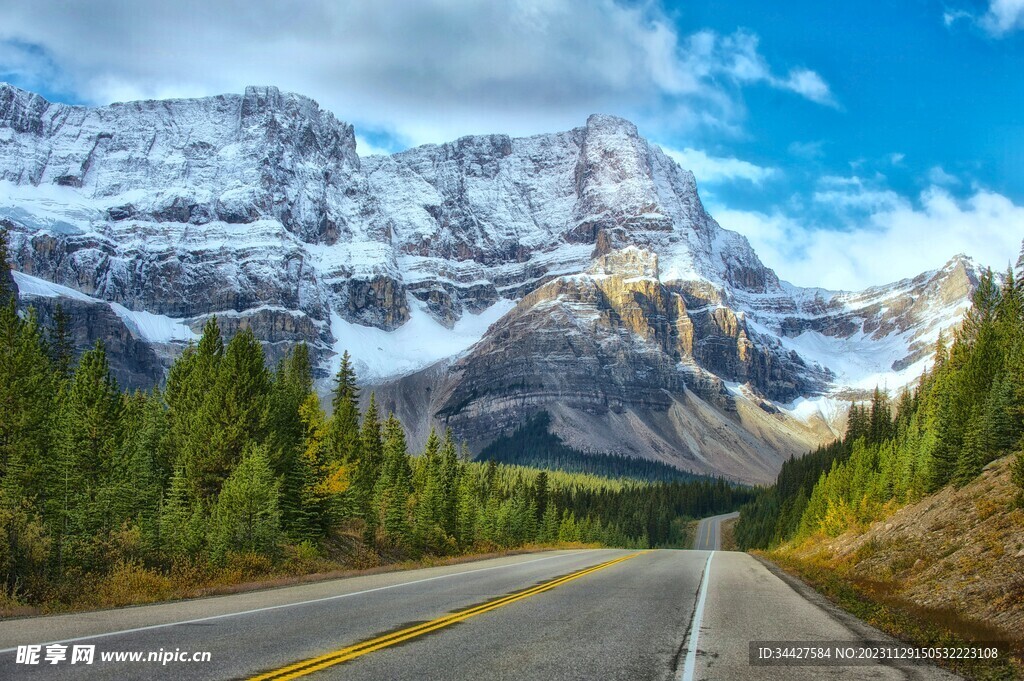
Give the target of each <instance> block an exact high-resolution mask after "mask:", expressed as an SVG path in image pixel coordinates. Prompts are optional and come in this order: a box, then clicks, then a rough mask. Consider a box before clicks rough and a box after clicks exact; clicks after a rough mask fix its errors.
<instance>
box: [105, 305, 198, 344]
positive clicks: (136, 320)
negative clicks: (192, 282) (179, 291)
mask: <svg viewBox="0 0 1024 681" xmlns="http://www.w3.org/2000/svg"><path fill="white" fill-rule="evenodd" d="M110 309H112V310H113V311H114V313H115V314H116V315H117V316H118V317H120V318H121V321H122V322H124V325H125V326H127V327H128V330H129V331H131V332H132V335H133V336H135V337H136V338H141V339H142V340H145V341H147V342H150V343H173V342H181V343H187V342H188V341H190V340H199V334H197V333H196V332H195V331H193V330H192V329H190V328H189V327H188V325H186V324H185V323H184V322H183V321H182V320H180V319H174V318H172V317H167V316H165V315H161V314H153V313H152V312H143V311H135V310H129V309H128V308H126V307H124V306H123V305H119V304H117V303H111V304H110Z"/></svg>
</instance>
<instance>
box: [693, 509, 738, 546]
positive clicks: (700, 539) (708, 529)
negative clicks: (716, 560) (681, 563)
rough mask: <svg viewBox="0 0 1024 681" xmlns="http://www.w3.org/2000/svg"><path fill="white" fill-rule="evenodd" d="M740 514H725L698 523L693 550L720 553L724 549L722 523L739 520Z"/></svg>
mask: <svg viewBox="0 0 1024 681" xmlns="http://www.w3.org/2000/svg"><path fill="white" fill-rule="evenodd" d="M739 515H740V514H739V513H737V512H733V513H723V514H722V515H713V516H711V517H709V518H704V519H702V520H701V521H700V522H699V523H697V536H696V537H694V540H693V548H695V549H699V550H702V551H720V550H721V548H722V521H723V520H731V519H733V518H738V517H739Z"/></svg>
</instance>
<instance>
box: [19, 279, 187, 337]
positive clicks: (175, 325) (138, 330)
mask: <svg viewBox="0 0 1024 681" xmlns="http://www.w3.org/2000/svg"><path fill="white" fill-rule="evenodd" d="M11 274H12V275H13V276H14V283H15V284H16V285H17V287H18V295H19V296H20V297H22V298H31V297H36V298H70V299H72V300H79V301H81V302H84V303H94V304H96V305H109V306H110V309H111V310H113V311H114V314H116V315H117V316H118V317H119V318H120V319H121V321H122V322H124V325H125V326H126V327H128V330H129V331H130V332H131V334H132V335H133V336H134V337H136V338H139V339H141V340H144V341H146V342H149V343H174V342H183V343H184V342H188V341H190V340H197V339H198V338H199V335H198V334H197V333H195V332H194V331H192V329H190V328H189V327H188V325H187V324H185V322H184V321H183V320H181V319H174V318H173V317H167V316H165V315H159V314H153V313H151V312H144V311H136V310H129V309H128V308H126V307H125V306H123V305H120V304H118V303H107V301H104V300H99V299H97V298H93V297H92V296H87V295H85V294H84V293H82V292H81V291H76V290H75V289H73V288H68V287H67V286H61V285H60V284H54V283H53V282H52V281H46V280H45V279H40V278H38V277H33V276H32V275H29V274H25V273H24V272H18V271H17V270H12V271H11Z"/></svg>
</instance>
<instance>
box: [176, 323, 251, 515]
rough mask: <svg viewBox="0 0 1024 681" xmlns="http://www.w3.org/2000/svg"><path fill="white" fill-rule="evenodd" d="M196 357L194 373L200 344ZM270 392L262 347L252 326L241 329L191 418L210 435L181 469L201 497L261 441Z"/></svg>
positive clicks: (206, 496)
mask: <svg viewBox="0 0 1024 681" xmlns="http://www.w3.org/2000/svg"><path fill="white" fill-rule="evenodd" d="M200 346H202V342H200ZM197 359H198V360H199V361H198V362H197V367H196V371H200V372H201V371H202V370H203V367H202V360H203V359H204V354H203V352H202V348H201V347H200V352H199V353H197ZM269 393H270V375H269V373H268V372H267V368H266V365H265V364H264V358H263V348H262V346H261V345H260V342H259V341H258V340H256V337H255V336H254V335H253V333H252V330H251V329H249V328H245V329H242V330H241V331H240V332H239V333H238V334H237V335H236V336H235V337H234V338H232V339H231V342H230V343H228V346H227V348H226V349H225V351H224V357H223V360H221V362H220V364H219V366H218V367H217V370H216V379H215V380H214V382H213V385H212V387H211V388H210V392H209V394H208V395H207V396H206V399H205V400H204V401H203V404H202V407H201V408H200V413H199V414H198V418H197V419H196V421H197V422H198V423H199V424H201V425H202V429H201V430H202V431H205V432H207V433H208V434H209V435H208V439H207V440H206V441H205V442H199V443H196V445H195V449H194V451H193V452H191V454H192V456H191V458H190V460H188V461H187V462H186V469H185V470H186V473H187V474H188V476H189V478H190V479H192V480H193V481H194V482H195V483H197V484H198V489H199V492H200V494H201V498H204V499H212V498H214V497H215V496H216V494H217V492H218V491H219V490H220V486H221V484H222V483H223V481H224V480H225V479H226V478H227V476H228V474H229V473H230V472H231V470H232V469H233V468H234V466H235V465H236V464H237V463H238V462H239V460H240V459H241V457H242V452H243V451H244V450H245V449H246V447H248V446H249V444H250V443H258V442H260V441H261V440H262V439H263V436H264V434H265V432H266V423H267V416H268V411H269V400H268V395H269Z"/></svg>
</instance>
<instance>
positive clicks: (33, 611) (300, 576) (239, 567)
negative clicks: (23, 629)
mask: <svg viewBox="0 0 1024 681" xmlns="http://www.w3.org/2000/svg"><path fill="white" fill-rule="evenodd" d="M592 548H602V547H600V546H598V545H596V544H584V543H580V542H571V543H557V544H529V545H526V546H521V547H519V548H515V549H504V550H486V551H480V552H477V553H467V554H462V555H458V556H445V557H434V556H425V557H423V558H420V559H418V560H403V561H397V562H384V561H381V560H380V559H379V558H378V557H377V556H376V555H370V554H367V555H363V556H360V557H358V558H356V559H354V560H352V561H347V562H344V563H343V562H339V561H332V560H328V559H324V558H318V557H310V556H302V555H296V556H288V557H287V558H286V559H285V561H283V562H282V563H281V564H279V565H276V566H275V565H271V564H270V562H269V561H267V560H266V559H265V558H263V557H262V556H255V555H242V556H238V557H237V560H235V561H233V562H232V564H230V565H228V566H226V567H224V568H219V569H210V568H209V567H205V566H204V567H199V566H196V565H190V564H183V565H175V567H174V568H173V569H172V570H171V571H170V573H166V574H165V573H161V572H158V571H156V570H152V569H148V568H146V567H144V566H142V565H141V564H138V563H130V562H129V563H122V564H119V565H118V566H116V567H115V569H114V570H113V571H111V572H110V573H108V574H107V575H104V576H102V577H90V576H88V575H86V576H83V577H82V580H81V582H80V583H79V588H78V589H77V590H76V591H77V593H76V594H75V595H74V596H72V597H68V598H62V599H54V600H51V601H48V602H47V603H45V604H43V605H40V606H29V605H24V604H21V603H18V602H17V601H12V600H10V599H8V598H5V597H4V595H3V594H0V620H7V619H14V618H19V617H33V616H39V615H55V614H62V613H70V612H89V611H95V610H106V609H110V608H121V607H127V606H135V605H149V604H154V603H166V602H173V601H181V600H188V599H193V598H207V597H211V596H224V595H230V594H237V593H246V592H249V591H259V590H262V589H275V588H281V587H287V586H295V585H298V584H308V583H313V582H323V581H328V580H332V579H344V578H348V577H360V576H365V575H376V574H381V573H387V572H401V571H407V570H417V569H421V568H428V567H440V566H445V565H458V564H460V563H470V562H475V561H481V560H487V559H490V558H501V557H505V556H516V555H520V554H527V553H537V552H540V551H552V550H561V549H592Z"/></svg>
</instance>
